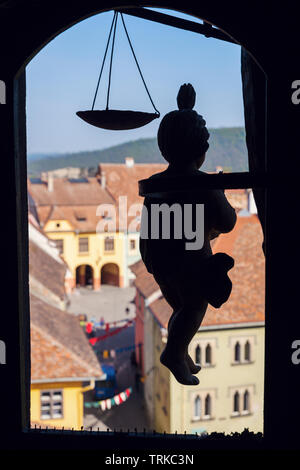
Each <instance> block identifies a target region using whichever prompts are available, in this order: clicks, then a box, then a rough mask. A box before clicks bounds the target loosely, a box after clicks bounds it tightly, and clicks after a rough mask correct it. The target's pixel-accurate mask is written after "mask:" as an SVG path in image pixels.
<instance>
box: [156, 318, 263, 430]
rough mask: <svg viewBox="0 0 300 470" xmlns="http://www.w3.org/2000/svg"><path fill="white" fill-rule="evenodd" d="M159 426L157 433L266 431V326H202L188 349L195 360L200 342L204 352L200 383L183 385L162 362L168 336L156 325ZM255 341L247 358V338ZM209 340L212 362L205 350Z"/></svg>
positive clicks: (250, 342) (157, 423)
mask: <svg viewBox="0 0 300 470" xmlns="http://www.w3.org/2000/svg"><path fill="white" fill-rule="evenodd" d="M154 331H155V334H154V341H155V366H156V367H155V374H154V410H155V416H154V428H155V429H156V431H158V432H164V431H166V432H169V433H175V432H176V431H177V432H178V433H184V432H185V431H186V432H187V433H188V434H194V433H198V434H201V433H206V432H207V433H211V432H225V433H227V434H230V433H231V432H242V431H243V430H244V429H245V428H248V429H249V430H250V431H254V432H262V431H263V393H264V392H263V389H264V325H263V324H260V325H257V326H253V327H249V325H248V326H247V328H245V327H243V326H242V325H240V326H236V327H234V328H228V329H226V328H225V329H224V328H222V329H221V328H220V329H208V330H206V329H205V328H203V330H202V331H201V332H199V333H197V335H196V336H195V337H194V339H193V341H192V343H191V345H190V348H189V354H190V355H191V357H192V358H193V360H194V361H195V362H196V359H197V354H196V349H197V347H198V346H199V347H200V350H201V355H202V356H204V357H203V360H201V362H200V364H201V366H202V369H201V371H200V373H199V374H198V375H197V376H198V378H199V380H200V384H199V385H197V386H195V387H190V386H184V385H181V384H179V383H178V382H177V381H176V379H175V378H174V376H173V375H172V374H171V373H170V372H169V370H168V369H167V368H166V367H163V366H162V365H161V363H160V361H159V357H160V354H161V352H162V351H163V349H164V347H165V344H164V337H163V336H162V334H161V329H160V327H159V325H158V324H157V323H156V322H155V324H154ZM247 342H248V344H249V345H250V356H249V359H247V360H245V357H244V355H243V353H244V352H245V346H246V343H247ZM237 344H239V345H240V348H241V351H240V352H241V356H240V360H238V361H237V360H235V352H236V349H235V348H236V345H237ZM208 345H210V348H211V349H210V359H209V361H210V362H209V363H206V362H205V350H206V348H207V346H208Z"/></svg>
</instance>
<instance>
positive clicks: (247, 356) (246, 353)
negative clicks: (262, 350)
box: [245, 341, 251, 361]
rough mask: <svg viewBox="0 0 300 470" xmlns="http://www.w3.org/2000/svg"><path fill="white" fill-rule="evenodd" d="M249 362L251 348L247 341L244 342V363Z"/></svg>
mask: <svg viewBox="0 0 300 470" xmlns="http://www.w3.org/2000/svg"><path fill="white" fill-rule="evenodd" d="M250 360H251V346H250V343H249V341H247V342H246V344H245V361H250Z"/></svg>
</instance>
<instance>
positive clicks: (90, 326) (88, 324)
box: [80, 318, 128, 333]
mask: <svg viewBox="0 0 300 470" xmlns="http://www.w3.org/2000/svg"><path fill="white" fill-rule="evenodd" d="M124 322H125V323H127V322H128V318H122V319H121V320H116V321H113V322H104V320H102V321H100V322H96V321H95V320H90V321H81V322H80V325H81V326H84V327H85V331H86V332H87V333H92V331H93V330H94V329H96V328H102V329H105V330H106V331H109V329H110V328H116V327H117V326H118V325H120V324H122V323H124Z"/></svg>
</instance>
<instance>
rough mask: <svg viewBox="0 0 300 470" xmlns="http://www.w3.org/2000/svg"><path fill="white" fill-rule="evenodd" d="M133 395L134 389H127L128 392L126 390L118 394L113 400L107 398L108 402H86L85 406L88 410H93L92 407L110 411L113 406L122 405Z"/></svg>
mask: <svg viewBox="0 0 300 470" xmlns="http://www.w3.org/2000/svg"><path fill="white" fill-rule="evenodd" d="M131 393H132V387H129V388H126V390H124V391H123V392H121V393H118V394H117V395H115V396H114V397H112V398H107V399H106V400H101V401H95V402H85V403H84V406H85V407H86V408H92V407H94V408H99V407H100V408H101V410H102V411H105V410H110V409H111V407H112V406H114V405H121V403H123V402H124V401H126V400H127V399H128V397H129V396H130V395H131Z"/></svg>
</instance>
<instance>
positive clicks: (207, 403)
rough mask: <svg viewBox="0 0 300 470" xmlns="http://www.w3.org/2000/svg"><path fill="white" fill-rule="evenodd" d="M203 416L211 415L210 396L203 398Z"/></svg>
mask: <svg viewBox="0 0 300 470" xmlns="http://www.w3.org/2000/svg"><path fill="white" fill-rule="evenodd" d="M204 414H205V416H210V415H211V396H210V395H209V394H208V395H206V397H205V405H204Z"/></svg>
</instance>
